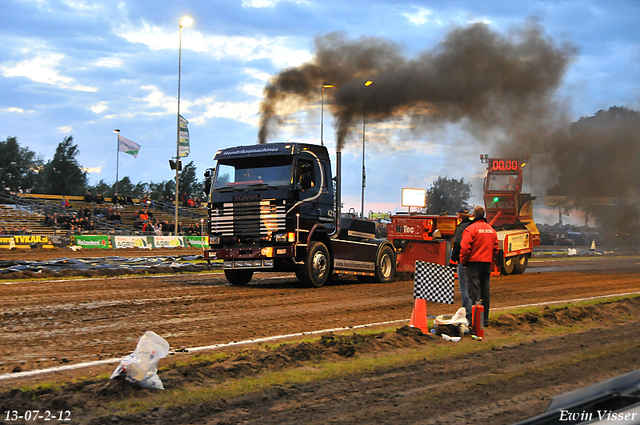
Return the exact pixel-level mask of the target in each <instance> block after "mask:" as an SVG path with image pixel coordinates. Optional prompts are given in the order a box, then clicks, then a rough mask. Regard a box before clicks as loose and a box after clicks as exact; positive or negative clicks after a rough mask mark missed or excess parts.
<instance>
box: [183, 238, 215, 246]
mask: <svg viewBox="0 0 640 425" xmlns="http://www.w3.org/2000/svg"><path fill="white" fill-rule="evenodd" d="M184 238H185V240H186V241H187V243H188V244H189V246H191V247H195V248H209V236H205V237H204V238H203V237H202V236H185V237H184Z"/></svg>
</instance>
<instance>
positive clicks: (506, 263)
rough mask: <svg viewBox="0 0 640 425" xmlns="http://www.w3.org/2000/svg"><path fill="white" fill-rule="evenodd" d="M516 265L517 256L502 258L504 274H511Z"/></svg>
mask: <svg viewBox="0 0 640 425" xmlns="http://www.w3.org/2000/svg"><path fill="white" fill-rule="evenodd" d="M515 266H516V257H503V258H502V267H501V268H502V274H511V273H513V269H514V267H515Z"/></svg>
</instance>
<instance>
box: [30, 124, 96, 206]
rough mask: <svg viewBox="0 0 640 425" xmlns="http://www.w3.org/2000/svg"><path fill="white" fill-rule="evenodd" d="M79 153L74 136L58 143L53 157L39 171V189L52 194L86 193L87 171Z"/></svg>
mask: <svg viewBox="0 0 640 425" xmlns="http://www.w3.org/2000/svg"><path fill="white" fill-rule="evenodd" d="M79 154H80V151H79V150H78V145H74V144H73V136H68V137H65V138H64V140H63V141H62V142H60V144H58V147H57V148H56V153H55V154H54V155H53V159H52V160H51V161H49V162H47V163H46V165H45V166H44V167H43V168H42V170H41V171H40V173H38V180H39V190H40V191H41V192H42V193H48V194H51V195H84V192H85V188H86V186H87V173H86V172H85V171H83V170H82V166H81V165H80V164H79V163H78V159H77V156H78V155H79Z"/></svg>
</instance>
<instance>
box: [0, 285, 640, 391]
mask: <svg viewBox="0 0 640 425" xmlns="http://www.w3.org/2000/svg"><path fill="white" fill-rule="evenodd" d="M628 295H640V292H624V293H620V294H609V295H598V296H595V297H587V298H573V299H570V300H560V301H549V302H545V303H532V304H521V305H515V306H508V307H499V308H492V309H491V310H492V311H496V310H509V309H514V308H524V307H537V306H541V305H549V304H563V303H572V302H581V301H590V300H598V299H602V298H612V297H624V296H628ZM408 321H409V319H401V320H390V321H387V322H377V323H368V324H365V325H355V326H346V327H341V328H332V329H323V330H317V331H309V332H298V333H293V334H286V335H276V336H269V337H264V338H256V339H245V340H242V341H233V342H228V343H224V344H214V345H206V346H202V347H193V348H187V349H186V350H187V351H186V352H188V353H193V352H196V351H205V350H216V349H218V348H226V347H233V346H236V345H246V344H258V343H262V342H270V341H277V340H280V339H286V338H293V337H300V336H305V335H317V334H322V333H327V332H340V331H347V330H349V329H361V328H368V327H372V326H381V325H391V324H394V323H402V322H408ZM173 352H174V353H179V352H176V351H173ZM125 357H126V356H125ZM122 360H123V357H119V358H114V359H105V360H97V361H94V362H88V363H78V364H74V365H66V366H57V367H50V368H47V369H36V370H28V371H25V372H15V373H5V374H2V375H0V381H2V380H5V379H12V378H25V377H28V376H36V375H40V374H44V373H51V372H62V371H65V370H74V369H81V368H85V367H92V366H99V365H103V364H111V363H113V364H115V363H119V362H121V361H122Z"/></svg>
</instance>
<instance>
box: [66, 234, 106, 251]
mask: <svg viewBox="0 0 640 425" xmlns="http://www.w3.org/2000/svg"><path fill="white" fill-rule="evenodd" d="M75 245H77V246H81V247H82V248H90V249H91V248H100V249H109V248H111V246H110V244H109V236H97V235H78V236H75Z"/></svg>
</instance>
